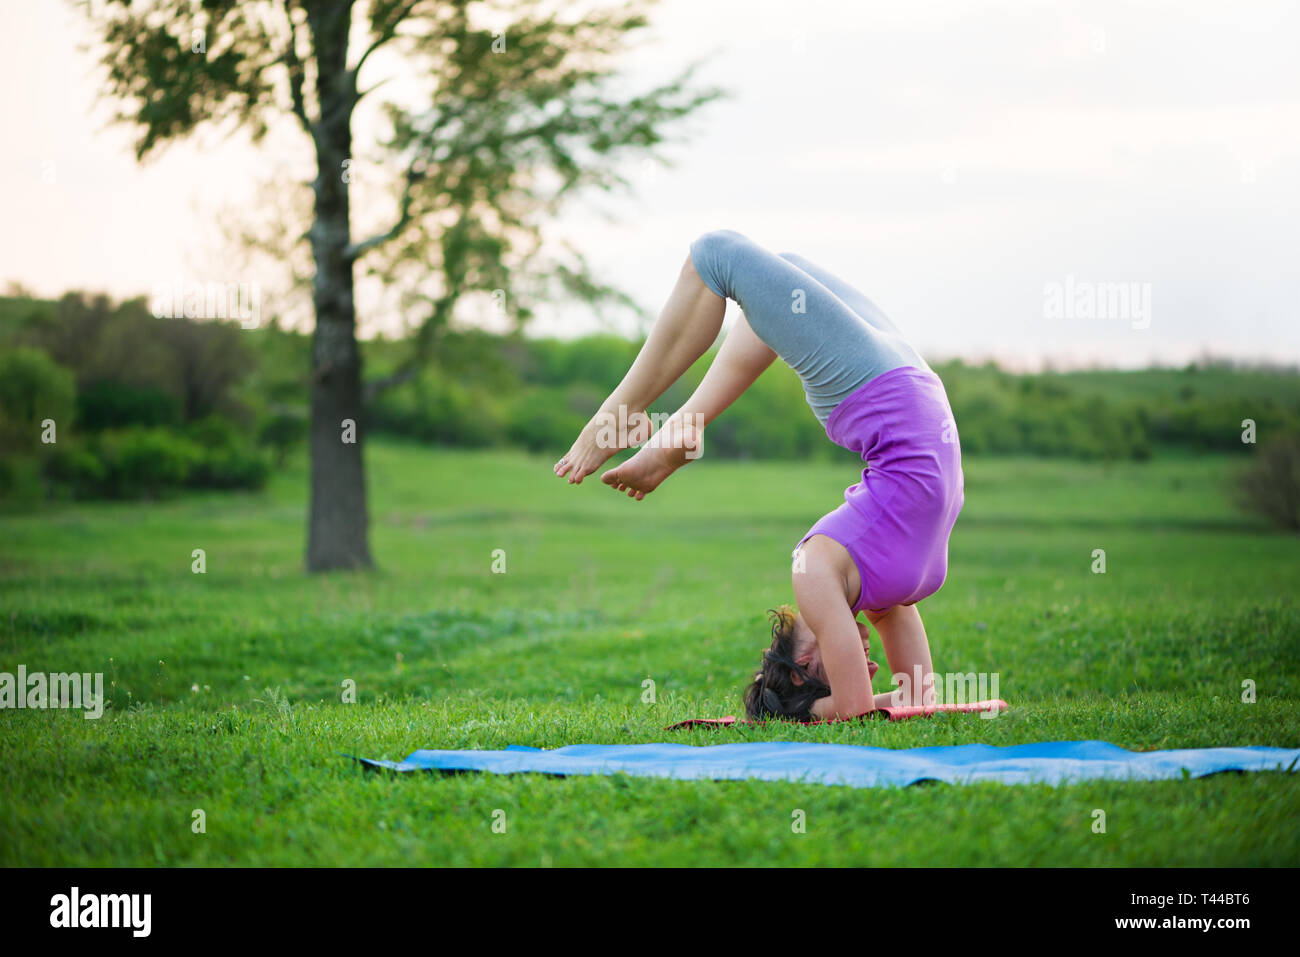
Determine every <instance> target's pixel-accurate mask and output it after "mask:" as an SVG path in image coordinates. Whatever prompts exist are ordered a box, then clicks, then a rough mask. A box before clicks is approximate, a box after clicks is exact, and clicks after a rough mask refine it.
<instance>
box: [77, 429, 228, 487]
mask: <svg viewBox="0 0 1300 957" xmlns="http://www.w3.org/2000/svg"><path fill="white" fill-rule="evenodd" d="M95 451H96V453H97V454H98V457H99V459H100V461H101V463H102V464H103V466H104V470H105V475H104V481H103V484H102V486H101V492H102V493H103V494H105V495H108V496H111V497H115V498H135V497H139V496H142V495H150V496H156V495H160V494H163V493H165V492H167V491H170V490H172V489H175V488H178V487H180V486H182V485H184V484H185V483H186V482H187V481H188V480H189V478H190V476H191V475H192V474H193V473H194V471H195V469H196V468H197V467H198V465H199V464H200V463H201V462H202V461H203V449H202V448H201V447H199V446H198V445H197V444H195V443H194V442H192V441H190V440H189V439H187V438H185V437H184V436H180V435H176V434H175V433H173V432H168V431H166V430H164V429H146V428H140V427H133V428H129V429H123V430H120V431H110V432H104V433H101V434H100V435H99V436H98V438H97V441H96V443H95Z"/></svg>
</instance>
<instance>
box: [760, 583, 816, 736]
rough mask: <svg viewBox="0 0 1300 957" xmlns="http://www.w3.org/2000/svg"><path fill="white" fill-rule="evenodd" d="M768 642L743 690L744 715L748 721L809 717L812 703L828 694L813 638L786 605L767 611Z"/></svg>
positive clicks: (801, 621) (792, 610) (805, 626)
mask: <svg viewBox="0 0 1300 957" xmlns="http://www.w3.org/2000/svg"><path fill="white" fill-rule="evenodd" d="M767 614H768V617H769V618H770V619H771V622H772V644H771V646H770V647H769V648H768V649H767V650H766V651H764V652H763V662H762V664H761V665H760V666H759V672H758V674H756V675H754V681H753V683H752V684H750V686H749V687H748V688H746V689H745V716H746V717H747V718H748V719H749V720H750V721H758V720H761V719H763V718H767V717H778V718H794V719H796V720H799V721H808V720H810V719H811V718H812V706H813V702H814V701H816V700H817V699H818V698H824V697H826V696H827V695H828V694H830V693H831V689H830V686H829V685H828V684H827V683H826V681H825V680H824V675H825V671H824V669H823V668H822V667H821V660H820V659H821V656H820V654H819V651H818V648H817V642H816V639H815V638H814V637H813V634H812V631H811V630H810V629H809V628H808V626H807V625H806V624H804V621H803V619H802V618H801V617H799V615H798V613H797V612H796V611H795V610H794V609H793V608H791V607H790V606H789V605H781V606H780V607H779V608H772V609H769V610H768V613H767Z"/></svg>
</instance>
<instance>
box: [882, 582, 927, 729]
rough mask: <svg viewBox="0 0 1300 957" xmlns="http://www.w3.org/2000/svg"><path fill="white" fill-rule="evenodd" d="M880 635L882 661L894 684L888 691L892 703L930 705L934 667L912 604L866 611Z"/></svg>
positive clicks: (921, 625) (919, 621) (921, 626)
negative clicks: (892, 688) (885, 609)
mask: <svg viewBox="0 0 1300 957" xmlns="http://www.w3.org/2000/svg"><path fill="white" fill-rule="evenodd" d="M867 618H868V619H870V621H871V624H872V625H873V626H875V629H876V632H877V633H878V634H879V635H880V643H881V644H882V645H883V646H884V648H885V660H886V661H888V662H889V670H890V671H891V672H893V675H894V683H895V685H896V686H897V687H896V688H895V690H894V691H891V692H889V696H890V698H891V701H890V704H893V705H932V704H934V666H933V665H932V664H931V663H930V640H929V639H928V638H927V637H926V634H925V625H924V624H922V623H921V613H920V612H919V611H917V608H916V606H915V605H895V606H894V607H893V608H890V609H889V610H888V611H886V612H884V614H880V615H876V614H872V613H871V612H867Z"/></svg>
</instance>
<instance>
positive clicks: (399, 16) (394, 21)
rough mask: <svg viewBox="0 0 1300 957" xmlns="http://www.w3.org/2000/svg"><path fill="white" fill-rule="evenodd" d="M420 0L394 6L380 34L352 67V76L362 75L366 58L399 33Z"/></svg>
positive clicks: (409, 0)
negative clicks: (403, 22) (398, 30)
mask: <svg viewBox="0 0 1300 957" xmlns="http://www.w3.org/2000/svg"><path fill="white" fill-rule="evenodd" d="M419 2H420V0H407V2H406V3H403V4H401V5H400V6H397V7H395V8H394V11H393V13H392V15H391V16H390V17H389V18H388V19H387V20H386V21H385V22H384V24H383V26H381V27H380V28H379V32H378V35H377V36H376V37H375V39H374V40H373V41H372V42H371V44H370V46H368V47H366V48H365V50H364V51H362V53H361V59H359V60H358V61H357V65H356V66H354V67H353V68H352V76H353V77H354V78H355V77H357V76H359V75H360V73H361V67H362V65H363V64H364V63H365V62H366V60H368V59H369V58H370V54H372V53H374V52H375V51H376V50H378V49H379V48H380V47H381V46H383V45H384V44H385V43H387V42H388V41H389V40H391V39H393V37H395V36H396V35H397V28H398V26H399V25H400V24H401V23H402V21H403V20H405V19H406V18H407V17H408V16H410V15H411V11H413V10H414V9H415V7H416V5H417V4H418V3H419Z"/></svg>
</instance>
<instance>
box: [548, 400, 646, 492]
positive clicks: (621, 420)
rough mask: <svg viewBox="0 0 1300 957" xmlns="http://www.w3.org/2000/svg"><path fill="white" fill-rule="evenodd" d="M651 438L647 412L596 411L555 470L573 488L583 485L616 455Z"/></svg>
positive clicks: (555, 466)
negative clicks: (593, 473)
mask: <svg viewBox="0 0 1300 957" xmlns="http://www.w3.org/2000/svg"><path fill="white" fill-rule="evenodd" d="M648 438H650V417H649V416H648V415H646V414H645V413H644V412H624V413H623V414H622V415H619V414H618V413H616V412H607V411H601V412H597V413H596V414H595V415H593V416H592V417H591V421H590V422H588V423H587V424H586V425H584V426H583V427H582V431H581V432H580V433H578V438H577V439H576V440H575V441H574V443H573V447H572V448H571V449H569V451H568V452H566V453H565V454H564V456H563V457H562V458H561V459H560V460H559V461H558V462H556V463H555V465H554V467H553V468H552V471H554V472H555V474H556V475H558V476H560V477H561V478H563V477H564V476H566V475H567V476H568V477H569V484H570V485H581V484H582V480H583V479H584V478H586V477H587V476H588V475H590V474H591V473H592V472H594V471H596V469H598V468H600V466H601V465H603V464H604V463H605V461H606V460H607V459H608V458H609V457H610V456H611V455H613V454H614V453H615V452H618V451H620V450H622V449H628V448H631V447H632V446H634V445H640V444H641V443H642V442H644V441H646V440H647V439H648Z"/></svg>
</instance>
